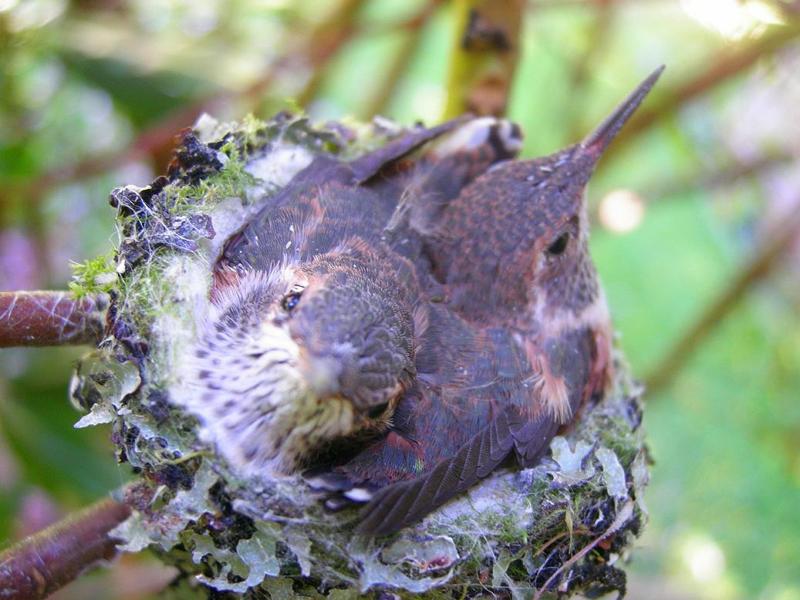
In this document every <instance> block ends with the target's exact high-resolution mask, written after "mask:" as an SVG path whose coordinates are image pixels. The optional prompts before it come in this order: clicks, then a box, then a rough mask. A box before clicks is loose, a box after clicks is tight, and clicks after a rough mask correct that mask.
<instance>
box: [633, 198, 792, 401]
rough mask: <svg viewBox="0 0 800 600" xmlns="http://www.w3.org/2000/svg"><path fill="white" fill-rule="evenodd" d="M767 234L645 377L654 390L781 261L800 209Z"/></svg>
mask: <svg viewBox="0 0 800 600" xmlns="http://www.w3.org/2000/svg"><path fill="white" fill-rule="evenodd" d="M773 229H774V230H773V231H772V232H770V233H768V234H767V235H765V236H764V237H763V241H762V243H761V245H760V247H759V248H757V249H756V250H755V254H754V256H753V257H752V258H751V259H750V260H749V261H748V262H747V263H746V264H744V265H743V266H742V268H741V269H740V270H739V272H738V273H737V274H736V276H735V277H734V278H733V280H732V281H731V282H730V283H729V284H728V286H727V287H726V288H725V289H723V290H722V292H721V293H720V294H719V296H717V298H716V299H715V300H714V301H713V302H711V304H709V305H708V306H707V307H706V309H705V310H704V311H703V312H702V313H701V314H700V316H699V317H698V318H697V320H696V321H695V322H694V323H692V325H691V326H689V327H688V328H687V329H686V331H685V332H684V333H683V335H681V337H680V338H679V339H678V341H677V342H676V343H675V344H674V345H673V346H672V348H671V349H670V350H669V351H668V352H667V353H666V354H665V357H664V358H663V359H662V360H661V362H659V363H658V365H657V366H656V367H655V368H654V369H653V371H652V372H651V373H650V374H649V375H648V376H647V377H646V378H645V386H646V387H647V389H648V391H649V392H651V393H653V392H657V391H659V390H662V389H664V388H665V387H667V386H668V385H669V384H670V383H671V382H672V381H673V380H674V378H675V376H676V375H677V374H678V372H679V371H680V370H681V368H682V367H683V366H684V365H685V364H686V362H687V360H688V359H689V357H690V356H691V355H692V353H693V352H694V351H695V350H697V348H699V347H700V345H701V344H702V343H703V341H704V340H705V338H706V337H708V335H709V334H710V333H711V332H712V331H714V329H715V328H716V326H717V325H718V324H719V323H720V322H722V320H723V319H724V318H725V317H726V316H727V315H728V314H729V313H730V312H731V311H732V310H733V309H734V308H735V307H736V306H737V305H738V304H739V301H740V300H741V299H742V298H743V297H744V296H745V294H746V292H747V291H748V290H749V289H750V288H751V287H753V285H754V284H756V283H757V282H759V281H760V280H762V279H764V278H765V277H766V276H767V275H769V273H770V272H772V270H773V269H774V268H775V267H776V266H777V265H778V264H779V263H780V258H781V256H782V255H783V253H784V251H785V250H786V249H787V248H788V247H789V245H790V244H791V243H792V242H794V240H796V239H797V236H798V235H799V234H800V213H797V212H795V214H794V215H792V216H790V217H789V218H787V219H785V220H784V221H782V222H781V223H780V224H779V225H777V226H775V227H774V228H773Z"/></svg>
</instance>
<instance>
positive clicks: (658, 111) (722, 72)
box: [604, 24, 800, 161]
mask: <svg viewBox="0 0 800 600" xmlns="http://www.w3.org/2000/svg"><path fill="white" fill-rule="evenodd" d="M798 35H800V25H798V24H790V25H785V26H776V27H774V28H773V29H772V30H771V32H770V33H767V34H765V35H763V36H762V37H760V38H758V39H757V40H755V41H754V42H751V43H750V44H749V45H742V46H738V47H737V48H736V49H735V50H732V51H729V52H726V53H724V54H721V55H720V57H719V58H718V59H716V60H715V61H714V62H713V63H712V64H711V65H710V66H709V67H708V68H707V69H706V70H705V71H703V72H701V73H700V74H698V75H697V76H695V77H693V78H691V79H689V80H688V81H686V82H684V83H682V84H680V85H678V86H676V87H675V88H673V89H672V90H669V91H666V92H664V93H662V94H661V95H660V96H657V97H655V98H653V101H651V102H649V103H648V105H647V106H645V107H643V108H642V109H640V110H639V112H638V113H636V115H634V117H633V118H632V119H631V120H630V122H629V123H628V124H627V125H626V126H625V128H624V129H623V130H622V131H621V132H620V134H619V136H618V137H617V139H616V140H615V141H614V143H613V144H612V145H611V146H610V147H609V149H608V150H607V151H606V154H605V158H604V160H605V161H608V160H609V156H610V155H616V154H617V153H619V152H620V151H621V150H622V149H623V148H625V147H627V146H628V145H629V144H630V143H631V142H632V141H633V140H635V139H636V138H637V137H638V136H640V135H641V134H642V133H644V132H645V131H647V130H648V129H650V128H651V127H652V126H653V125H656V124H657V123H660V122H662V121H663V120H664V119H666V118H667V117H669V116H670V115H672V114H673V113H674V112H676V111H677V110H678V109H680V108H681V107H683V106H684V105H686V104H687V103H688V102H690V101H691V100H694V99H695V98H698V97H700V96H702V95H703V94H705V93H706V92H709V91H711V90H712V89H715V88H716V87H717V86H719V85H720V84H722V83H724V82H725V81H727V80H729V79H731V78H732V77H735V76H737V75H739V74H741V73H743V72H744V71H745V70H747V69H748V68H750V67H751V66H753V65H754V64H755V63H756V62H758V60H759V59H761V58H763V57H764V56H769V55H771V54H774V53H775V52H777V51H778V50H780V49H781V48H783V47H784V46H786V45H787V44H788V43H790V42H792V41H793V40H795V39H797V37H798Z"/></svg>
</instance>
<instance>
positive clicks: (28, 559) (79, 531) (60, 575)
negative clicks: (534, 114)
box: [0, 499, 130, 600]
mask: <svg viewBox="0 0 800 600" xmlns="http://www.w3.org/2000/svg"><path fill="white" fill-rule="evenodd" d="M128 515H130V508H128V507H127V506H126V505H124V504H120V503H119V502H116V501H114V500H111V499H108V500H102V501H101V502H98V503H97V504H94V505H92V506H90V507H89V508H86V509H85V510H83V511H81V512H79V513H76V514H74V515H71V516H69V517H67V518H66V519H64V520H63V521H60V522H58V523H56V524H55V525H51V526H50V527H48V528H47V529H44V530H43V531H40V532H39V533H37V534H34V535H32V536H29V537H27V538H25V539H24V540H22V541H21V542H19V543H17V544H15V545H13V546H11V547H10V548H8V549H7V550H5V551H4V552H2V553H0V597H1V598H3V599H4V600H23V599H25V600H33V599H37V598H45V597H46V596H48V595H49V594H52V593H53V592H55V591H56V590H58V589H60V588H62V587H63V586H64V585H66V584H67V583H69V582H70V581H72V580H74V579H75V578H76V577H78V575H80V574H81V573H82V572H83V571H85V570H86V569H88V568H89V567H92V566H94V565H96V564H97V563H98V562H100V561H108V560H111V559H112V558H114V556H116V554H117V549H116V544H117V540H115V539H113V538H111V537H109V535H108V532H109V531H111V529H113V528H114V527H116V526H117V525H119V524H120V523H122V522H123V521H124V520H125V519H127V518H128Z"/></svg>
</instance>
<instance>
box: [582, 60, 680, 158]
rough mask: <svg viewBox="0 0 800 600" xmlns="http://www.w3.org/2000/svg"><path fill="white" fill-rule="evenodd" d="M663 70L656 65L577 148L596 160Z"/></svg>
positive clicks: (662, 66) (662, 67)
mask: <svg viewBox="0 0 800 600" xmlns="http://www.w3.org/2000/svg"><path fill="white" fill-rule="evenodd" d="M663 71H664V65H661V66H660V67H658V68H657V69H656V70H655V71H653V72H652V73H651V74H650V76H649V77H648V78H647V79H645V80H644V81H642V83H640V84H639V85H638V87H637V88H636V89H635V90H633V92H631V94H630V95H629V96H628V97H627V98H625V100H623V102H622V104H620V105H619V106H618V107H617V108H616V110H615V111H614V112H613V113H611V114H610V115H609V116H608V117H606V119H605V121H603V122H602V123H601V124H600V126H599V127H598V128H597V129H595V130H594V131H593V132H592V133H590V134H589V135H588V136H586V138H585V139H584V140H583V141H582V142H581V143H580V144H579V148H580V149H581V150H582V152H583V153H585V154H588V155H589V156H590V157H591V158H592V159H594V160H597V159H598V158H600V156H601V155H602V154H603V152H604V151H605V149H606V148H608V145H609V144H610V143H611V141H612V140H613V139H614V138H615V137H616V136H617V134H618V133H619V130H620V129H622V126H623V125H625V123H627V122H628V119H630V118H631V115H632V114H633V113H634V112H636V109H637V108H639V105H640V104H641V103H642V100H644V98H645V96H647V94H648V93H649V92H650V90H651V89H652V88H653V86H654V85H655V83H656V81H657V80H658V78H659V76H660V75H661V73H662V72H663Z"/></svg>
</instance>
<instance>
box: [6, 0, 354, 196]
mask: <svg viewBox="0 0 800 600" xmlns="http://www.w3.org/2000/svg"><path fill="white" fill-rule="evenodd" d="M363 1H364V0H344V1H343V3H342V6H341V7H340V8H339V9H337V11H336V14H335V15H334V16H333V17H332V18H331V19H330V20H329V21H326V23H325V24H323V25H321V26H320V27H318V28H316V29H314V30H312V31H311V32H310V33H309V34H308V35H307V36H305V37H304V38H303V40H304V42H303V43H302V44H301V45H300V46H299V47H295V48H293V49H292V50H291V51H289V52H287V54H286V55H285V56H282V57H280V58H278V59H276V60H275V62H274V63H272V64H271V65H270V66H269V67H268V68H267V70H266V71H265V72H264V74H263V75H262V76H261V77H259V78H258V79H256V80H255V81H254V82H253V83H252V84H250V85H249V86H247V87H246V88H245V89H244V90H237V91H230V90H224V91H221V92H217V93H214V94H211V95H209V96H205V97H203V98H199V99H197V100H196V101H194V102H192V103H190V104H188V105H187V106H184V107H182V108H180V109H177V110H176V111H174V112H172V113H170V114H168V115H167V116H166V117H164V118H163V119H161V120H159V121H158V122H156V123H154V124H153V125H152V126H150V127H148V128H146V129H144V130H143V131H141V132H139V133H138V134H137V135H136V137H135V138H134V139H133V141H132V142H131V143H130V144H128V146H126V147H125V148H122V149H121V150H119V151H117V152H111V153H105V154H101V155H96V156H89V157H87V158H84V159H82V160H79V161H78V162H75V163H72V164H69V165H65V166H63V167H58V168H56V169H53V170H52V171H49V172H47V173H44V174H42V175H41V176H40V177H38V178H37V179H36V180H35V181H34V182H32V183H30V184H28V185H23V186H20V187H16V188H15V189H13V190H10V191H9V190H6V192H8V193H7V195H8V196H12V195H17V196H19V197H22V198H25V199H26V200H28V201H35V200H36V199H38V198H41V197H42V196H43V194H44V193H45V192H47V191H48V190H50V189H52V188H53V187H55V186H58V185H62V184H65V183H69V182H71V181H77V180H80V179H85V178H87V177H92V176H94V175H98V174H100V173H103V172H105V171H108V170H110V169H113V168H114V167H117V166H119V165H122V164H124V163H126V162H129V161H132V160H137V159H141V158H144V157H146V156H151V155H154V154H161V153H164V152H165V151H166V150H167V149H168V148H170V147H171V146H172V145H173V144H174V140H175V136H176V135H177V134H178V132H180V130H181V129H184V128H186V127H189V126H191V125H192V124H193V123H194V122H195V121H196V120H197V117H198V116H200V115H201V114H202V113H203V112H208V111H211V110H213V107H214V106H216V105H218V104H220V103H223V102H225V101H228V100H231V99H236V98H239V99H242V100H243V101H244V102H245V104H250V105H252V104H254V103H255V102H256V101H257V100H259V99H260V98H261V96H262V95H263V94H264V93H265V92H266V91H267V90H268V89H269V88H270V87H271V86H272V85H273V83H274V82H275V80H276V79H277V77H278V74H279V73H280V72H281V71H282V70H284V69H286V68H290V67H291V66H292V65H294V64H296V61H297V57H298V56H306V57H308V61H309V63H310V64H311V65H312V68H314V69H315V73H316V70H318V68H319V67H321V66H323V65H324V64H326V62H327V61H328V60H330V58H331V57H332V56H333V54H334V53H335V52H336V51H338V49H340V48H341V46H342V45H343V44H344V43H345V41H347V40H348V39H349V38H350V37H351V35H352V33H353V31H355V28H354V27H353V26H352V18H353V15H355V12H356V11H357V9H358V8H359V6H360V5H361V4H363ZM315 77H317V76H316V75H312V78H311V81H309V83H307V84H306V86H305V87H304V89H303V91H301V92H300V94H299V96H300V97H301V100H302V99H305V100H308V99H310V98H312V97H313V95H314V92H315V90H316V86H317V85H318V83H319V81H318V80H317V81H314V79H315ZM302 103H303V102H301V104H302Z"/></svg>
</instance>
